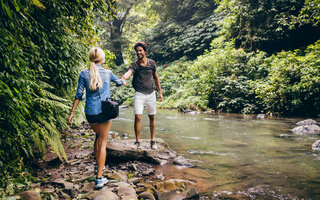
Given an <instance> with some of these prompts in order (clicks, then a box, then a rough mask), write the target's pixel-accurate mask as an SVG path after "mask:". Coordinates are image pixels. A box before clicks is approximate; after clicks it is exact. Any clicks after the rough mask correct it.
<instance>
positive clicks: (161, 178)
mask: <svg viewBox="0 0 320 200" xmlns="http://www.w3.org/2000/svg"><path fill="white" fill-rule="evenodd" d="M157 180H161V181H163V180H164V176H163V174H162V172H161V173H160V174H158V175H157Z"/></svg>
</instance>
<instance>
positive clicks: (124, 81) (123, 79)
mask: <svg viewBox="0 0 320 200" xmlns="http://www.w3.org/2000/svg"><path fill="white" fill-rule="evenodd" d="M120 74H121V80H122V82H123V85H127V82H126V78H125V77H124V75H123V74H122V73H120Z"/></svg>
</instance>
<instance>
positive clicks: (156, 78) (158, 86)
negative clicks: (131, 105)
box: [153, 72, 163, 102]
mask: <svg viewBox="0 0 320 200" xmlns="http://www.w3.org/2000/svg"><path fill="white" fill-rule="evenodd" d="M153 77H154V81H155V82H156V86H157V89H158V93H159V94H158V98H159V101H160V102H161V101H162V100H163V96H162V91H161V85H160V80H159V77H158V74H157V72H154V76H153Z"/></svg>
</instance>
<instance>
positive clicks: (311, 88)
mask: <svg viewBox="0 0 320 200" xmlns="http://www.w3.org/2000/svg"><path fill="white" fill-rule="evenodd" d="M319 50H320V41H317V42H316V43H315V44H314V45H310V46H309V47H308V48H307V49H306V51H305V52H303V51H300V50H296V51H289V52H281V53H279V54H277V55H275V56H272V57H271V60H272V62H271V71H270V74H269V75H268V78H267V80H266V81H259V82H256V85H257V87H256V93H257V95H258V97H259V98H260V99H261V100H262V102H263V103H264V107H265V108H266V110H267V111H270V112H273V113H279V114H299V115H306V114H308V115H316V114H318V113H319V111H320V106H319V102H320V67H319V66H320V65H319V64H320V53H319V52H320V51H319Z"/></svg>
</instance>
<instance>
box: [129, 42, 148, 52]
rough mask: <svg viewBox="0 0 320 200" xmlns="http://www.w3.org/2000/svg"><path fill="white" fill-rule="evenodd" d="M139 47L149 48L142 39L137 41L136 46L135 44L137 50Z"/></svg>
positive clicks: (145, 49)
mask: <svg viewBox="0 0 320 200" xmlns="http://www.w3.org/2000/svg"><path fill="white" fill-rule="evenodd" d="M138 47H142V48H143V50H144V51H147V50H148V45H147V44H146V43H145V42H142V41H141V42H137V43H135V44H134V46H133V48H134V50H135V51H137V48H138Z"/></svg>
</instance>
